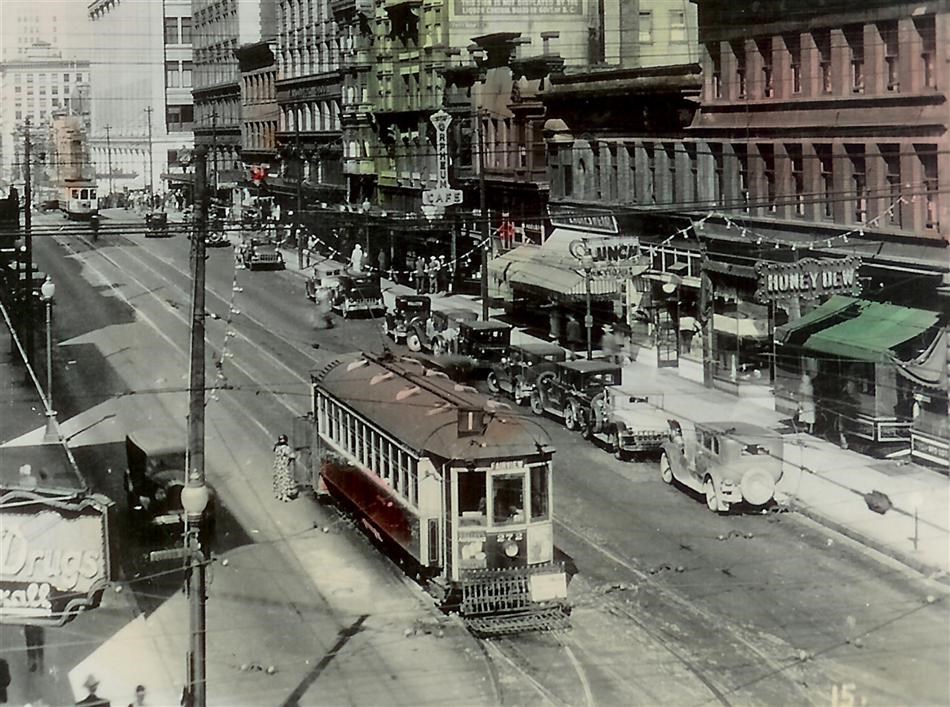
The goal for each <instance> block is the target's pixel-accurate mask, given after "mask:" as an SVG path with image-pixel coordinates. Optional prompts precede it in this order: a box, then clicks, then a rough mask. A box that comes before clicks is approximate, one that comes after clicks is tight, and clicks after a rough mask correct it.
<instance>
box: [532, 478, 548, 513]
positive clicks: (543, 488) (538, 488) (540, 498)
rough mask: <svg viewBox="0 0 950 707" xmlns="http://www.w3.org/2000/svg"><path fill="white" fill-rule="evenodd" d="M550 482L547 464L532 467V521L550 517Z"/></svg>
mask: <svg viewBox="0 0 950 707" xmlns="http://www.w3.org/2000/svg"><path fill="white" fill-rule="evenodd" d="M549 480H550V474H549V467H548V465H547V464H540V465H538V466H533V467H531V520H542V519H544V518H547V517H548V499H549V498H550V497H551V487H550V484H549Z"/></svg>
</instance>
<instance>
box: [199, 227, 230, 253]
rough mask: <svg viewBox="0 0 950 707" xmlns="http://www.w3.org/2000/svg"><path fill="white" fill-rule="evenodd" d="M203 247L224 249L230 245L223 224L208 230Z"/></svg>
mask: <svg viewBox="0 0 950 707" xmlns="http://www.w3.org/2000/svg"><path fill="white" fill-rule="evenodd" d="M205 245H206V246H207V247H208V248H224V247H225V246H229V245H231V239H229V238H228V233H227V230H226V228H225V226H224V225H223V224H221V225H219V226H217V227H215V228H209V229H208V232H207V233H206V234H205Z"/></svg>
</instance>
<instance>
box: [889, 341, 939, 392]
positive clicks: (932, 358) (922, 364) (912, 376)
mask: <svg viewBox="0 0 950 707" xmlns="http://www.w3.org/2000/svg"><path fill="white" fill-rule="evenodd" d="M948 337H950V334H948V333H947V332H943V333H942V334H941V335H940V336H938V337H937V338H935V339H934V340H933V343H932V344H931V345H930V346H929V347H928V348H927V350H926V351H924V352H923V353H922V354H921V355H920V356H918V357H917V358H915V359H912V360H910V361H895V362H894V363H896V364H897V370H898V372H899V373H900V374H901V375H902V376H904V377H905V378H907V380H910V381H913V382H914V383H917V384H918V385H921V386H923V387H925V388H935V389H937V390H946V388H947V373H948V371H947V368H948V364H950V360H948V357H947V353H948V351H947V347H948V346H950V342H948V341H947V338H948Z"/></svg>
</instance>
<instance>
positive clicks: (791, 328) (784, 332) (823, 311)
mask: <svg viewBox="0 0 950 707" xmlns="http://www.w3.org/2000/svg"><path fill="white" fill-rule="evenodd" d="M859 301H860V300H857V299H855V298H854V297H846V296H844V295H833V296H831V297H829V298H828V299H827V300H826V301H825V302H823V303H822V304H820V305H819V306H817V307H815V308H814V309H813V310H811V311H810V312H808V313H806V314H804V315H802V316H801V317H799V318H798V319H796V320H795V321H793V322H789V323H788V324H785V325H783V326H780V327H776V328H775V343H777V344H784V343H786V342H787V341H789V339H791V338H792V335H793V334H795V333H798V332H802V333H806V332H805V330H807V329H815V328H818V327H819V326H820V325H821V324H822V323H823V322H825V321H826V320H828V319H830V318H831V317H834V316H835V315H837V314H840V313H842V312H844V311H845V310H846V309H847V308H848V307H851V306H854V305H856V304H857V303H858V302H859Z"/></svg>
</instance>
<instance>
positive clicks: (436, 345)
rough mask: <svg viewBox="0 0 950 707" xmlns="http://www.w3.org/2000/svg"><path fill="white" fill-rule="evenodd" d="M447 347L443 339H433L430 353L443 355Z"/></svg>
mask: <svg viewBox="0 0 950 707" xmlns="http://www.w3.org/2000/svg"><path fill="white" fill-rule="evenodd" d="M448 351H449V347H448V344H446V342H445V340H444V339H433V340H432V353H434V354H437V355H439V356H443V355H445V354H446V353H448Z"/></svg>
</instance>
